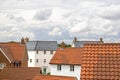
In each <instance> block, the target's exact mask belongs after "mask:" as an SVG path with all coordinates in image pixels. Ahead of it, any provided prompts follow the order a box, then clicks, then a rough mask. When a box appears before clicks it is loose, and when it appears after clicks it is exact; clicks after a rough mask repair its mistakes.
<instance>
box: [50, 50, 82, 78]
mask: <svg viewBox="0 0 120 80" xmlns="http://www.w3.org/2000/svg"><path fill="white" fill-rule="evenodd" d="M81 63H82V48H59V49H57V51H56V53H55V55H54V57H53V58H52V60H51V61H50V72H51V75H60V76H70V77H76V79H77V80H80V76H81Z"/></svg>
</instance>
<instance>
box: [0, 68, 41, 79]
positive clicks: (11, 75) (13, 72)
mask: <svg viewBox="0 0 120 80" xmlns="http://www.w3.org/2000/svg"><path fill="white" fill-rule="evenodd" d="M38 74H40V68H27V67H20V68H11V67H6V68H4V69H3V70H1V72H0V80H32V79H33V77H34V76H35V75H38Z"/></svg>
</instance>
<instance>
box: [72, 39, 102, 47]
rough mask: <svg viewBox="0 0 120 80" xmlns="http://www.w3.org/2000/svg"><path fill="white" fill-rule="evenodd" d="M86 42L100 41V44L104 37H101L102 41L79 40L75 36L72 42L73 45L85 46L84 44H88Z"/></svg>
mask: <svg viewBox="0 0 120 80" xmlns="http://www.w3.org/2000/svg"><path fill="white" fill-rule="evenodd" d="M86 43H88V44H89V43H93V44H94V43H98V44H100V43H104V41H103V39H102V38H100V41H78V40H77V38H76V37H75V38H74V40H73V42H72V47H83V46H84V44H86Z"/></svg>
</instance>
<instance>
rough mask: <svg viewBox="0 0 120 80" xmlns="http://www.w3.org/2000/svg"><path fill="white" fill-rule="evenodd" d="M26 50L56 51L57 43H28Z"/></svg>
mask: <svg viewBox="0 0 120 80" xmlns="http://www.w3.org/2000/svg"><path fill="white" fill-rule="evenodd" d="M26 45H27V49H28V50H56V49H57V41H29V42H27V43H26Z"/></svg>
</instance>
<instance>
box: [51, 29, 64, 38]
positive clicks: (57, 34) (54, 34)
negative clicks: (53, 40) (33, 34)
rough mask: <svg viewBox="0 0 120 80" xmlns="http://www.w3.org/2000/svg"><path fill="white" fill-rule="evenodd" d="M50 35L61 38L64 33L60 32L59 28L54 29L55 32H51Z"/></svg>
mask: <svg viewBox="0 0 120 80" xmlns="http://www.w3.org/2000/svg"><path fill="white" fill-rule="evenodd" d="M49 35H52V36H61V35H62V32H61V31H60V29H59V28H54V29H53V31H51V32H49Z"/></svg>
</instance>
